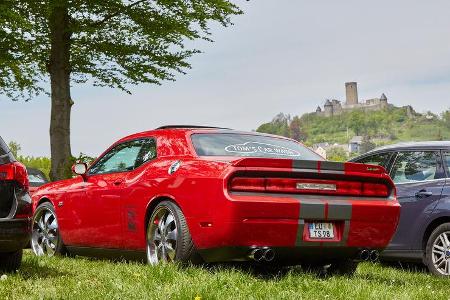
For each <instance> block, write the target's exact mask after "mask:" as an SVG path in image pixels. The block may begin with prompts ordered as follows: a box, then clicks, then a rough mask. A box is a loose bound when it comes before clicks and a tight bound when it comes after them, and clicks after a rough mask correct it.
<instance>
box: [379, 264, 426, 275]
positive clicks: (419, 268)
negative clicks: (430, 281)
mask: <svg viewBox="0 0 450 300" xmlns="http://www.w3.org/2000/svg"><path fill="white" fill-rule="evenodd" d="M379 264H380V265H381V266H383V267H386V268H393V269H396V270H402V271H406V272H417V273H425V274H426V273H428V269H427V267H426V266H425V265H424V264H421V263H410V262H400V261H384V262H379Z"/></svg>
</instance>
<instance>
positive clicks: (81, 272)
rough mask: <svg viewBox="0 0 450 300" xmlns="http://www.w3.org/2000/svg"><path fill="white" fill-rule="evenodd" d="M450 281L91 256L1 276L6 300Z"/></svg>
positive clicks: (253, 295)
mask: <svg viewBox="0 0 450 300" xmlns="http://www.w3.org/2000/svg"><path fill="white" fill-rule="evenodd" d="M449 283H450V281H449V279H446V278H438V277H434V276H432V275H429V274H427V273H425V272H414V271H408V270H402V269H401V268H391V267H383V266H381V265H377V264H369V263H364V264H360V266H359V267H358V271H357V273H356V274H355V276H353V277H339V276H336V277H328V278H325V279H323V278H318V277H317V276H315V275H314V274H310V273H304V272H302V271H301V270H299V269H291V270H290V271H288V272H286V273H284V274H282V275H279V276H261V275H258V274H256V275H255V274H253V273H250V272H248V271H243V270H242V269H236V268H233V267H230V266H221V267H215V268H209V269H207V268H194V267H190V268H181V267H178V266H175V265H162V266H158V267H151V266H147V265H144V264H141V263H126V262H110V261H106V260H94V259H86V258H79V257H77V258H69V257H54V258H37V257H34V256H33V255H32V254H31V253H30V252H29V251H26V253H25V255H24V260H23V265H22V268H21V269H20V270H19V271H18V272H17V273H15V274H9V275H7V278H6V279H3V280H1V281H0V298H1V299H194V298H195V297H196V296H200V297H201V299H450V292H449V291H450V289H449Z"/></svg>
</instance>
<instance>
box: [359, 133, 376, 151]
mask: <svg viewBox="0 0 450 300" xmlns="http://www.w3.org/2000/svg"><path fill="white" fill-rule="evenodd" d="M375 147H376V145H375V144H374V143H373V142H372V141H371V140H370V137H369V136H367V135H365V136H363V139H362V142H361V146H360V147H359V153H360V154H364V153H367V152H369V151H370V150H373V149H375Z"/></svg>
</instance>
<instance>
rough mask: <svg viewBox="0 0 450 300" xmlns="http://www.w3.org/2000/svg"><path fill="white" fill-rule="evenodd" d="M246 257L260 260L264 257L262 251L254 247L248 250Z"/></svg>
mask: <svg viewBox="0 0 450 300" xmlns="http://www.w3.org/2000/svg"><path fill="white" fill-rule="evenodd" d="M248 258H250V259H252V260H254V261H257V262H260V261H261V260H262V259H263V258H264V251H263V250H262V249H261V248H255V249H253V250H252V251H251V252H250V254H249V255H248Z"/></svg>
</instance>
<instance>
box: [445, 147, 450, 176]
mask: <svg viewBox="0 0 450 300" xmlns="http://www.w3.org/2000/svg"><path fill="white" fill-rule="evenodd" d="M444 160H445V166H446V168H447V177H450V152H444Z"/></svg>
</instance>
